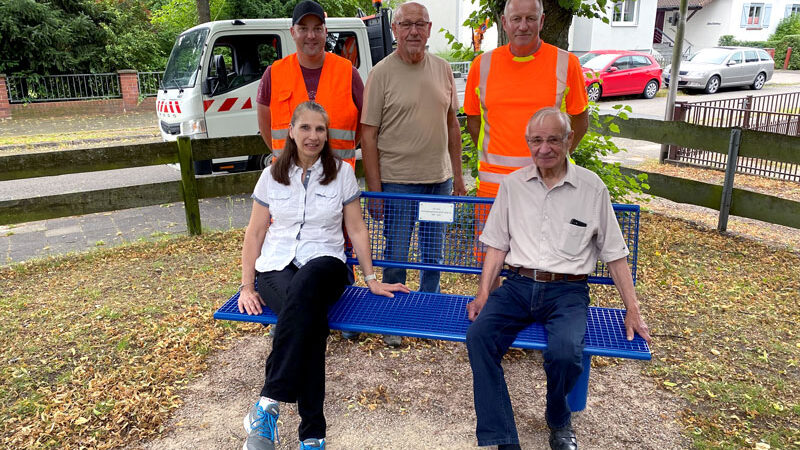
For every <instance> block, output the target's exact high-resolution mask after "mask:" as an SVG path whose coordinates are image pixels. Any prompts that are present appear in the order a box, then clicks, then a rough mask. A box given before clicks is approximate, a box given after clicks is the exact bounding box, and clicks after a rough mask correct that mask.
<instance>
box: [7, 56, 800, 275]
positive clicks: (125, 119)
mask: <svg viewBox="0 0 800 450" xmlns="http://www.w3.org/2000/svg"><path fill="white" fill-rule="evenodd" d="M457 81H458V82H459V83H463V82H464V79H459V80H457ZM799 89H800V73H794V72H782V71H779V72H777V73H776V75H775V77H773V79H772V80H771V81H770V82H768V83H767V84H766V85H765V87H764V89H763V90H762V91H759V92H755V91H750V90H745V89H738V88H737V89H728V90H723V91H721V92H719V93H717V94H713V95H680V96H679V97H678V100H686V101H705V100H712V99H720V98H735V97H744V96H746V95H751V94H754V95H766V94H775V93H783V92H796V91H798V90H799ZM618 103H623V104H627V105H630V106H631V107H632V108H633V115H634V116H635V117H645V118H653V119H661V118H663V116H664V109H665V104H666V98H665V97H656V98H655V99H651V100H643V99H637V98H633V97H619V98H611V99H604V100H602V101H601V102H600V108H601V111H603V112H608V111H611V107H612V106H613V105H615V104H618ZM62 122H63V121H61V120H60V119H59V118H43V119H41V120H30V119H25V120H19V121H16V120H14V119H12V120H10V121H9V120H6V121H2V127H0V136H15V135H32V134H45V133H52V132H53V130H54V129H58V127H59V124H60V123H62ZM154 123H156V120H155V112H153V113H136V114H127V115H122V116H110V115H109V116H89V117H86V118H78V119H74V120H70V121H69V124H68V125H69V127H70V130H71V131H77V130H103V129H125V128H143V127H149V126H152V125H153V124H154ZM62 124H63V123H62ZM616 141H617V145H619V146H620V147H623V148H627V149H628V152H625V153H622V154H620V155H617V156H614V157H612V158H611V160H614V161H621V162H624V163H626V164H637V163H640V162H642V161H644V160H646V159H657V158H658V152H659V149H660V146H659V145H658V144H650V143H645V142H640V141H632V140H629V139H618V140H616ZM178 179H179V174H178V172H177V170H175V169H174V168H172V167H169V166H153V167H143V168H134V169H122V170H113V171H107V172H95V173H89V174H76V175H62V176H58V177H46V178H38V179H29V180H17V181H5V182H0V199H17V198H28V197H35V196H43V195H52V194H58V193H66V192H79V191H86V190H95V189H104V188H109V187H123V186H131V185H136V184H147V183H156V182H162V181H172V180H178ZM200 208H201V217H202V220H203V227H204V228H206V229H229V228H240V227H243V226H245V225H246V224H247V219H248V218H249V212H250V200H249V199H248V198H247V196H237V197H232V198H219V199H208V200H203V201H201V204H200ZM185 223H186V222H185V219H184V212H183V205H182V204H173V205H165V206H154V207H146V208H136V209H130V210H125V211H116V212H111V213H101V214H90V215H86V216H80V217H66V218H60V219H52V220H44V221H38V222H31V223H26V224H18V225H12V226H0V265H6V264H9V263H14V262H20V261H25V260H28V259H31V258H37V257H43V256H47V255H55V254H61V253H67V252H74V251H82V250H86V249H90V248H96V247H103V246H109V245H114V244H118V243H122V242H130V241H136V240H139V239H153V238H157V237H159V236H162V235H164V234H185V233H186V225H185Z"/></svg>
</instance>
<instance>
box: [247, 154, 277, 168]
mask: <svg viewBox="0 0 800 450" xmlns="http://www.w3.org/2000/svg"><path fill="white" fill-rule="evenodd" d="M271 160H272V154H271V153H265V154H263V155H251V156H250V158H249V159H248V160H247V170H264V169H265V168H266V167H267V166H268V165H269V163H270V161H271Z"/></svg>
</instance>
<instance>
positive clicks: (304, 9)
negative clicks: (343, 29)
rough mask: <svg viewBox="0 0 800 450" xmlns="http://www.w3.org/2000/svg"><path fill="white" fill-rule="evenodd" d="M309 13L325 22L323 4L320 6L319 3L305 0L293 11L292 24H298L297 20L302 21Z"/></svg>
mask: <svg viewBox="0 0 800 450" xmlns="http://www.w3.org/2000/svg"><path fill="white" fill-rule="evenodd" d="M309 14H313V15H315V16H317V17H319V20H321V21H322V23H325V11H323V10H322V6H320V4H319V3H317V2H314V1H311V0H303V1H302V2H300V3H298V4H297V5H295V7H294V12H293V13H292V25H297V22H300V20H301V19H302V18H303V17H305V16H307V15H309Z"/></svg>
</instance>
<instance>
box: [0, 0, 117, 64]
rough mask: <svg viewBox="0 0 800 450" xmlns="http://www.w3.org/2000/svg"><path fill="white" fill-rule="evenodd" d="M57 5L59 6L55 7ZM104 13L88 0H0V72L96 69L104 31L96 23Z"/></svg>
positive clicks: (103, 17) (105, 14) (103, 16)
mask: <svg viewBox="0 0 800 450" xmlns="http://www.w3.org/2000/svg"><path fill="white" fill-rule="evenodd" d="M59 6H61V7H59ZM107 21H108V15H107V12H106V11H104V10H103V8H102V7H101V5H99V4H97V3H94V2H90V1H68V0H64V1H63V2H62V4H61V5H59V4H49V3H46V2H43V1H36V0H4V1H3V2H0V55H2V56H0V72H2V73H7V74H29V73H39V74H47V73H63V72H68V71H71V70H73V68H80V70H81V71H84V72H89V71H94V72H97V71H99V69H101V68H102V67H101V64H100V61H99V59H97V58H94V56H95V55H97V54H99V53H100V52H101V51H102V50H103V47H104V43H105V39H106V33H105V31H104V30H103V28H102V27H100V26H98V23H101V22H107Z"/></svg>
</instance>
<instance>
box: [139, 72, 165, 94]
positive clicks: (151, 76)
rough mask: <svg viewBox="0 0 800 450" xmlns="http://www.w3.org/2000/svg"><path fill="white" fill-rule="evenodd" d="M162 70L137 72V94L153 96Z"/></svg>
mask: <svg viewBox="0 0 800 450" xmlns="http://www.w3.org/2000/svg"><path fill="white" fill-rule="evenodd" d="M163 77H164V72H139V96H145V97H155V96H156V95H158V89H159V87H160V86H161V80H162V78H163Z"/></svg>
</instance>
